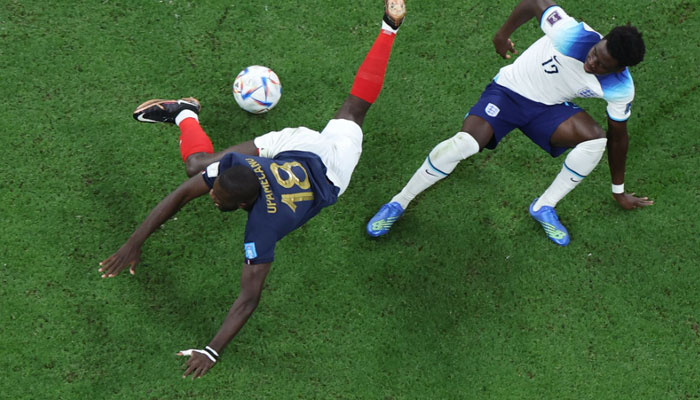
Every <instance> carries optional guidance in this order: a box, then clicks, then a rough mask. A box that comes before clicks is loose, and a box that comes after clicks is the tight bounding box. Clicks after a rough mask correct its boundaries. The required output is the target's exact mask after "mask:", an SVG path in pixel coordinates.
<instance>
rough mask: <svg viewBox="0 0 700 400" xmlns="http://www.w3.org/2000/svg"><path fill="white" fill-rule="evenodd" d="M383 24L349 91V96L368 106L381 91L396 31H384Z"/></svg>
mask: <svg viewBox="0 0 700 400" xmlns="http://www.w3.org/2000/svg"><path fill="white" fill-rule="evenodd" d="M384 24H386V22H382V30H381V31H380V32H379V36H377V39H375V41H374V44H372V48H371V49H370V50H369V53H367V56H366V57H365V60H364V61H363V62H362V64H361V65H360V68H359V69H358V71H357V74H356V75H355V81H354V82H353V83H352V89H351V90H350V94H351V95H353V96H356V97H359V98H361V99H362V100H364V101H366V102H368V103H370V104H371V103H374V101H375V100H377V97H378V96H379V92H380V91H381V90H382V85H383V84H384V75H385V74H386V66H387V64H388V63H389V56H390V55H391V47H392V46H393V44H394V38H396V31H395V30H392V29H391V28H390V27H388V28H389V30H387V29H384Z"/></svg>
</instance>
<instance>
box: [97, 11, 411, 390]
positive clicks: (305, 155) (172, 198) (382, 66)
mask: <svg viewBox="0 0 700 400" xmlns="http://www.w3.org/2000/svg"><path fill="white" fill-rule="evenodd" d="M384 5H385V13H384V18H383V22H382V28H381V30H380V33H379V35H378V36H377V38H376V40H375V41H374V44H373V45H372V48H371V49H370V51H369V53H368V54H367V56H366V57H365V59H364V61H363V63H362V64H361V65H360V68H359V70H358V72H357V75H356V76H355V80H354V82H353V86H352V89H351V91H350V95H349V96H348V97H347V98H346V100H345V102H344V103H343V105H342V106H341V107H340V109H339V110H338V112H337V113H336V115H335V117H334V119H332V120H331V121H330V122H328V125H326V127H325V128H324V129H323V131H321V132H320V133H319V132H316V131H312V130H310V129H307V128H287V129H284V130H282V131H279V132H270V133H267V134H265V135H262V136H259V137H257V138H255V139H254V140H251V141H248V142H244V143H241V144H239V145H235V146H233V147H230V148H228V149H226V150H225V151H222V152H218V153H214V149H213V146H212V143H211V141H210V140H209V137H208V136H207V135H206V134H205V133H204V131H203V130H202V128H201V127H200V125H199V118H198V114H199V111H200V104H199V102H198V101H197V100H196V99H194V98H184V99H180V100H150V101H147V102H145V103H144V104H142V105H140V106H139V107H138V108H137V109H136V111H134V118H136V119H137V120H138V121H142V122H166V123H174V124H176V125H177V126H178V127H179V128H180V152H181V154H182V159H183V161H184V162H185V166H186V171H187V174H188V175H189V176H190V177H191V178H190V179H189V180H187V181H185V182H184V183H183V184H182V185H180V187H178V188H177V189H176V190H175V191H173V192H172V193H170V194H169V195H168V196H167V197H165V198H164V199H163V200H162V201H161V202H160V203H159V204H158V205H157V206H156V207H155V208H154V209H153V210H152V211H151V213H150V214H149V215H148V217H146V220H145V221H144V222H143V223H142V224H141V225H140V226H139V227H138V228H137V229H136V231H135V232H134V233H133V234H132V235H131V237H130V238H129V240H128V241H127V242H126V243H125V244H124V245H123V246H122V247H121V248H120V249H119V250H118V251H117V252H116V253H114V254H113V255H112V256H110V257H109V258H107V259H106V260H104V261H102V262H101V263H100V266H101V267H100V268H99V271H100V272H101V273H102V277H103V278H111V277H114V276H117V275H118V274H119V273H120V272H121V271H122V270H123V269H124V268H125V267H126V266H127V265H128V266H130V272H131V273H132V274H134V267H135V266H136V264H138V262H139V259H140V255H141V245H142V244H143V243H144V241H145V240H146V239H147V238H148V237H149V236H150V235H151V233H153V232H154V231H155V230H156V229H157V228H158V227H159V226H160V225H161V224H163V223H164V222H165V221H167V220H168V219H169V218H170V217H171V216H172V215H174V214H175V213H176V212H177V211H178V210H179V209H180V208H181V207H183V206H184V205H185V204H186V203H188V202H189V201H191V200H192V199H195V198H197V197H200V196H203V195H205V194H207V193H208V194H209V196H210V197H211V199H212V200H213V202H214V204H215V205H216V207H218V208H219V209H220V210H221V211H234V210H237V209H239V208H241V209H244V210H246V211H247V212H248V222H247V223H246V229H245V238H244V252H245V262H244V264H243V269H242V272H241V290H240V293H239V295H238V298H237V299H236V301H235V302H234V303H233V305H232V306H231V309H230V310H229V312H228V315H227V316H226V319H225V320H224V322H223V324H222V325H221V327H220V328H219V331H218V332H217V333H216V335H215V336H214V338H213V339H212V340H211V341H210V342H209V344H208V345H207V346H205V347H204V348H200V349H190V350H184V351H182V352H180V353H179V354H180V355H184V356H189V359H188V360H187V369H186V371H185V374H184V375H185V376H188V375H190V374H192V376H193V378H196V377H200V376H202V375H204V374H205V373H206V372H207V371H208V370H209V369H210V368H211V367H212V366H214V364H215V363H216V362H217V360H218V358H219V353H221V351H222V350H223V349H224V347H226V345H228V343H229V342H230V341H231V340H232V339H233V337H234V336H235V335H236V334H237V333H238V331H239V330H240V329H241V328H242V327H243V325H244V324H245V323H246V321H247V320H248V317H250V315H251V314H252V313H253V311H254V310H255V308H256V307H257V305H258V302H259V300H260V294H261V291H262V288H263V283H264V281H265V278H266V276H267V274H268V272H269V271H270V267H271V265H272V261H273V258H274V249H275V245H276V243H277V241H279V240H280V239H281V238H282V237H283V236H285V235H286V234H288V233H289V232H291V231H293V230H294V229H296V228H298V227H299V226H301V225H302V224H304V223H305V222H306V221H308V220H309V219H310V218H311V217H313V216H314V215H316V214H318V212H319V211H321V209H322V208H324V207H326V206H329V205H331V204H333V203H335V202H336V199H337V197H338V196H340V195H341V194H343V192H344V191H345V189H346V188H347V187H348V184H349V183H350V177H351V175H352V172H353V169H354V168H355V166H356V165H357V162H358V160H359V158H360V153H361V152H362V129H361V126H362V122H363V120H364V117H365V114H366V113H367V111H368V110H369V108H370V106H371V105H372V103H374V101H375V100H376V98H377V96H378V95H379V92H380V91H381V88H382V85H383V82H384V76H385V72H386V67H387V63H388V61H389V55H390V53H391V48H392V46H393V43H394V38H395V36H396V32H397V30H398V28H399V26H400V25H401V23H402V21H403V18H404V16H405V13H406V9H405V4H404V0H385V4H384Z"/></svg>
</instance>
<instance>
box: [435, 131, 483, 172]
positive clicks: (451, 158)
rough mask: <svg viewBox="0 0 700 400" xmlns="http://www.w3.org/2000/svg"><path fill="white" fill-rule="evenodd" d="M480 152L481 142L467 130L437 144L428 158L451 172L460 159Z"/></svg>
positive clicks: (443, 169) (438, 166) (442, 169)
mask: <svg viewBox="0 0 700 400" xmlns="http://www.w3.org/2000/svg"><path fill="white" fill-rule="evenodd" d="M478 152H479V143H478V142H477V141H476V139H474V138H473V137H472V136H471V135H470V134H468V133H466V132H458V133H457V134H456V135H454V136H452V137H451V138H449V139H447V140H445V141H443V142H440V143H439V144H438V145H437V146H435V148H433V150H432V151H431V152H430V154H429V156H428V158H429V160H430V162H431V163H432V164H433V165H434V166H435V167H436V168H438V169H439V170H440V171H442V172H444V173H446V174H449V173H450V172H452V171H453V170H454V169H455V167H456V166H457V164H458V163H459V162H460V161H462V160H464V159H465V158H468V157H470V156H472V155H474V154H476V153H478Z"/></svg>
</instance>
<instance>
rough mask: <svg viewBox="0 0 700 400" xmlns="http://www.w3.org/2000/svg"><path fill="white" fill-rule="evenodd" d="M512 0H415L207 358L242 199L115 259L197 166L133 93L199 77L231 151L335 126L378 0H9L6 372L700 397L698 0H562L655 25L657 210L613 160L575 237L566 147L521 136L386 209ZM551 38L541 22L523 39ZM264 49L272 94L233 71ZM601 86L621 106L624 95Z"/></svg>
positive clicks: (1, 331)
mask: <svg viewBox="0 0 700 400" xmlns="http://www.w3.org/2000/svg"><path fill="white" fill-rule="evenodd" d="M204 3H206V4H204ZM507 3H509V4H503V5H495V3H494V4H486V3H483V2H474V1H462V2H448V1H442V0H433V1H422V2H419V1H410V2H409V4H408V10H409V16H408V19H407V22H406V24H405V26H404V27H402V29H401V32H400V34H399V36H398V37H397V39H396V42H395V45H394V52H393V54H392V58H391V61H390V65H389V70H388V73H387V77H386V83H385V87H384V91H383V92H382V95H381V96H380V98H379V100H378V101H377V103H376V104H375V105H374V106H373V108H372V110H371V111H370V113H369V114H368V116H367V118H366V120H365V125H364V130H365V144H364V154H363V156H362V159H361V160H360V164H359V166H358V167H357V169H356V171H355V173H354V177H353V182H352V184H351V185H350V188H349V189H348V191H347V192H346V193H345V194H344V195H343V196H342V197H341V199H340V201H339V202H338V204H336V205H335V206H333V207H330V208H328V209H326V210H324V211H323V212H322V213H321V214H320V215H319V216H317V217H316V218H314V219H313V220H312V221H310V222H309V223H308V224H307V225H305V226H304V227H302V228H301V229H299V230H297V231H295V232H293V233H292V234H290V235H289V236H288V237H287V238H285V239H284V240H283V241H282V242H281V243H280V244H279V245H278V247H277V252H276V260H275V263H274V266H273V269H272V272H271V274H270V276H269V277H268V280H267V282H266V289H265V291H264V294H263V300H262V303H261V305H260V307H259V308H258V310H257V311H256V313H255V314H254V315H253V317H252V318H251V320H250V321H249V322H248V324H247V325H246V326H245V327H244V329H243V330H242V331H241V333H240V334H239V335H238V336H237V337H236V339H235V340H234V341H233V342H232V344H231V345H230V346H229V347H228V348H227V349H226V351H225V353H224V354H223V358H222V361H221V362H220V363H219V365H217V366H216V367H215V368H214V369H213V370H212V371H211V372H210V373H209V374H208V375H207V376H206V377H205V378H204V379H201V380H197V381H194V382H192V381H190V380H182V379H181V378H180V374H181V370H180V366H181V364H182V361H181V360H179V359H177V358H176V357H175V355H174V354H175V352H176V351H178V350H181V349H184V348H189V347H193V346H201V345H204V344H206V343H207V342H208V341H209V340H210V338H211V337H212V335H213V334H214V333H215V332H216V330H217V329H218V327H219V324H220V323H221V321H222V320H223V318H224V316H225V313H226V311H227V310H228V308H229V306H230V304H231V303H232V302H233V300H234V299H235V298H236V296H237V293H238V281H239V277H240V268H241V261H242V258H243V254H242V246H241V241H242V234H243V226H244V223H245V215H243V214H240V215H236V214H230V215H222V214H221V213H219V212H218V211H216V210H215V209H214V208H213V207H212V206H211V205H210V203H209V202H208V201H207V200H206V199H201V200H198V201H195V202H193V204H191V205H188V206H187V207H186V209H185V210H183V212H182V213H180V214H179V215H178V216H177V219H173V220H171V221H169V222H168V223H166V224H165V225H164V227H163V228H162V229H161V230H160V231H159V232H157V233H156V234H155V235H153V236H152V238H151V239H150V240H149V241H148V242H147V243H146V245H145V246H144V249H143V250H144V251H143V260H142V264H141V265H140V268H139V269H138V270H137V274H136V276H134V277H132V276H129V275H128V274H126V275H123V276H120V277H118V278H116V279H111V280H106V281H105V280H102V279H100V275H99V273H98V272H97V268H98V266H97V263H98V262H99V261H101V260H102V259H104V258H106V257H107V256H109V255H110V254H111V253H112V252H114V251H115V250H117V249H118V248H119V246H120V245H121V244H122V243H123V242H124V241H125V240H126V238H127V237H128V236H129V234H130V233H131V232H132V231H133V229H134V228H135V226H136V225H137V224H138V223H139V222H140V221H141V220H142V219H143V218H144V217H145V216H146V215H147V213H148V212H149V210H150V209H151V208H152V207H153V206H154V205H155V204H156V203H157V201H159V200H160V199H161V198H162V197H163V196H164V195H165V194H167V193H168V192H169V191H170V190H172V189H173V188H175V187H176V186H177V185H178V184H179V183H180V182H181V181H182V180H183V179H184V169H183V168H182V164H181V162H180V161H179V153H178V150H177V130H176V129H174V128H172V127H168V126H153V125H146V124H137V123H136V122H134V121H133V120H132V118H131V112H132V110H133V109H134V107H135V106H136V105H138V104H139V103H140V102H141V101H143V100H146V99H149V98H153V97H163V98H169V97H183V96H197V97H198V98H199V99H200V100H201V101H202V104H203V110H202V113H201V120H202V124H203V126H204V128H205V130H206V131H207V132H208V133H209V134H210V135H211V137H212V140H213V142H214V145H215V147H216V148H223V147H224V146H227V145H230V144H233V143H238V142H242V141H244V140H249V139H251V138H253V137H254V136H256V135H260V134H263V133H266V132H268V131H272V130H279V129H282V128H285V127H288V126H298V125H304V126H308V127H310V128H313V129H320V128H322V127H323V126H324V125H325V123H326V121H327V120H328V119H329V118H330V117H331V116H332V115H333V114H334V112H335V110H336V109H337V107H338V106H339V105H340V104H341V103H342V101H343V99H344V98H345V96H346V95H347V92H348V90H349V88H350V86H351V82H352V79H353V76H354V73H355V71H356V69H357V67H358V66H359V63H360V61H361V60H362V58H363V57H364V55H365V53H366V52H367V50H368V49H369V46H370V44H371V42H372V40H374V38H375V37H376V35H377V33H378V23H379V18H380V16H381V2H380V1H370V0H355V1H351V2H337V1H330V0H305V1H301V2H297V1H276V2H265V1H263V2H260V1H248V0H244V1H238V2H223V1H210V2H194V1H180V0H167V1H155V0H148V1H121V2H119V1H110V0H107V1H98V2H91V1H73V2H59V1H55V0H47V1H43V2H36V1H24V0H22V1H20V0H5V1H3V2H0V71H2V79H0V91H1V93H2V95H3V98H4V101H3V106H2V107H0V121H1V122H0V124H1V125H0V126H1V128H2V134H0V147H2V149H4V151H3V158H4V160H3V162H2V163H0V172H1V174H2V180H0V207H1V210H0V351H1V353H2V356H1V357H0V370H2V373H1V374H0V393H1V394H0V397H2V398H8V399H15V398H18V399H44V398H51V399H54V398H56V399H99V398H118V399H180V398H191V397H193V396H196V398H198V399H222V398H267V399H283V398H284V399H286V398H322V399H327V398H342V399H350V398H362V399H365V398H368V399H375V398H384V399H428V398H432V399H453V398H465V399H471V398H494V399H509V398H513V399H535V398H552V399H639V398H645V399H661V398H672V399H686V398H700V329H699V328H698V326H699V325H700V311H698V310H700V297H699V296H700V262H699V261H698V259H699V256H700V254H699V253H700V251H699V249H700V243H699V242H700V241H699V240H698V228H699V226H698V223H699V221H700V220H699V219H698V213H697V210H696V208H697V204H698V202H699V201H700V187H699V185H698V180H697V177H696V175H697V171H698V168H699V167H700V159H699V150H698V134H699V132H698V128H697V122H696V121H697V116H696V113H697V104H698V103H699V102H700V94H699V93H698V84H699V83H700V72H698V71H700V70H699V69H698V65H699V64H700V47H699V46H700V45H699V44H698V43H700V16H699V15H698V3H697V1H687V0H665V1H651V0H641V1H633V0H621V1H617V2H612V3H611V2H606V1H602V0H591V1H586V2H571V1H568V2H563V3H561V4H562V5H563V6H564V7H565V8H566V10H567V11H568V12H569V14H571V15H573V16H575V17H577V18H579V19H583V20H585V21H586V22H588V23H589V24H590V25H591V26H593V27H595V28H597V29H598V30H600V31H602V32H606V31H607V30H609V29H610V28H611V27H613V26H615V25H617V24H621V23H626V22H627V21H631V22H632V23H633V24H635V25H637V26H638V27H639V28H640V29H641V30H642V31H643V32H644V37H645V39H646V42H647V48H648V51H647V57H646V60H645V62H644V63H643V64H641V65H639V66H638V67H636V68H634V69H633V71H632V72H633V76H634V79H635V83H636V87H637V99H636V101H635V105H634V108H633V117H632V119H631V120H630V123H629V128H630V134H631V138H632V139H631V146H630V153H629V157H628V168H627V178H626V182H625V183H626V187H627V188H628V189H629V190H632V191H636V192H637V193H639V194H641V195H647V196H650V197H651V198H652V199H654V200H655V202H656V204H655V205H654V206H653V207H651V208H649V209H646V210H636V211H632V212H628V211H624V210H622V209H621V208H620V207H618V206H617V205H616V204H615V202H614V200H613V199H612V197H611V196H610V177H609V172H608V170H607V166H606V165H605V164H606V163H605V162H602V163H601V166H599V167H598V168H597V169H596V171H595V172H594V173H593V174H591V176H590V177H589V178H588V179H586V181H585V182H584V183H582V184H581V185H580V187H579V188H577V189H576V190H575V191H574V192H573V193H572V194H570V195H569V196H567V198H566V199H565V200H564V201H563V202H562V203H560V205H559V207H558V209H559V213H560V215H561V216H562V219H563V221H564V222H565V223H566V225H567V227H568V228H569V230H570V231H571V232H572V243H571V245H570V246H568V247H567V248H558V247H556V246H554V245H553V244H551V243H550V242H549V241H548V240H547V239H546V238H545V237H544V234H543V233H542V231H541V228H539V226H538V225H537V224H536V223H535V222H534V221H532V220H531V219H530V218H529V216H528V215H527V206H528V205H529V203H530V201H531V200H532V198H533V197H534V196H537V195H538V194H539V193H541V192H542V191H543V190H544V189H545V188H546V187H547V185H549V183H550V182H551V180H552V179H553V177H554V176H555V174H556V173H557V171H558V170H559V168H560V165H561V161H562V159H557V160H554V159H552V158H551V157H549V156H548V155H546V154H544V153H543V152H541V151H539V150H538V149H537V148H536V146H534V145H533V144H532V143H530V142H529V141H528V140H527V139H526V138H524V137H523V136H522V135H521V134H520V133H513V134H512V135H511V136H509V137H508V138H507V139H506V140H505V141H504V142H503V144H502V146H500V147H499V148H498V149H497V150H496V151H494V152H485V153H484V154H480V155H478V156H475V157H473V158H471V159H470V160H468V161H465V162H464V163H462V165H461V166H460V167H459V168H458V169H457V170H456V171H455V172H454V173H453V176H452V177H451V178H450V179H448V180H446V181H444V182H442V183H441V184H439V185H437V186H436V187H434V188H432V189H431V190H430V191H429V192H427V193H426V194H424V195H423V196H421V197H420V198H419V199H418V200H417V201H416V202H415V203H414V204H413V205H412V207H411V208H410V209H409V210H408V211H407V212H406V214H405V216H404V217H403V219H402V220H401V222H400V223H399V224H397V225H396V226H395V228H394V230H393V231H392V234H391V235H389V236H388V237H385V238H381V239H379V240H372V239H369V238H368V237H367V236H366V235H365V233H364V224H365V223H366V221H367V220H368V219H369V217H370V216H371V215H372V214H373V213H374V212H375V211H376V209H377V208H378V207H379V206H380V205H381V204H382V203H384V202H385V201H387V200H388V199H389V198H390V197H391V196H392V195H393V194H394V193H396V192H397V191H398V190H399V189H400V188H401V187H402V186H403V184H404V183H405V182H406V180H407V179H408V178H409V177H410V176H411V175H412V174H413V172H414V171H415V169H416V168H417V167H418V166H419V165H420V162H421V161H422V159H423V158H424V157H425V155H426V154H427V152H428V151H429V150H430V149H431V148H432V147H433V146H434V145H435V144H436V143H438V142H439V141H441V140H443V139H444V138H446V137H449V136H451V135H452V134H454V133H455V132H456V131H457V130H458V129H459V127H460V125H461V118H462V116H463V115H464V113H465V112H466V111H467V109H468V108H469V107H470V105H471V104H472V103H473V102H474V101H476V99H477V98H478V96H479V95H480V93H481V90H482V89H483V87H484V86H485V85H486V84H487V82H488V81H489V79H491V78H492V77H493V76H494V75H495V74H496V72H497V70H498V68H500V66H502V65H504V63H505V62H504V61H502V60H500V58H499V57H498V56H497V55H496V54H495V52H494V51H493V48H492V45H491V37H492V35H493V33H494V32H495V30H496V29H497V28H498V27H499V26H500V24H501V23H502V22H503V21H504V20H505V18H506V17H507V16H508V14H509V12H510V10H511V9H512V7H513V6H514V4H515V3H516V2H515V1H512V2H507ZM511 3H512V4H511ZM539 35H540V32H539V31H538V29H537V26H536V24H535V23H534V22H531V23H529V24H527V25H526V26H523V27H522V28H521V29H520V30H519V31H518V32H516V34H515V35H514V37H513V39H514V40H515V42H516V46H517V47H518V48H519V49H521V50H523V49H525V48H526V47H527V45H529V44H530V43H531V42H532V41H533V40H535V39H536V38H537V37H538V36H539ZM251 64H264V65H268V66H270V67H272V68H273V69H274V70H275V71H276V72H277V73H278V74H279V76H280V78H281V79H282V82H283V85H284V96H283V98H282V101H281V103H280V104H279V105H278V107H277V108H276V109H274V110H273V111H271V112H270V113H269V114H267V115H263V116H250V115H246V114H245V113H244V112H242V111H240V110H239V109H238V108H237V106H236V105H235V103H234V101H233V97H232V96H231V88H230V86H231V83H232V81H233V77H234V76H235V75H236V74H237V73H238V71H240V70H241V69H242V68H243V67H245V66H247V65H251ZM580 104H581V105H583V106H584V107H585V108H586V109H588V110H589V112H590V113H591V115H592V116H593V117H594V118H596V119H597V120H598V121H600V122H601V123H604V103H603V102H602V101H599V100H598V101H583V102H580Z"/></svg>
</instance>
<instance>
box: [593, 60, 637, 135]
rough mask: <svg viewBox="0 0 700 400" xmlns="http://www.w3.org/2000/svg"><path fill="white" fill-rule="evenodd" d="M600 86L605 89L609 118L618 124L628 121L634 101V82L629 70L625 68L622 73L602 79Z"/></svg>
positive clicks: (604, 96)
mask: <svg viewBox="0 0 700 400" xmlns="http://www.w3.org/2000/svg"><path fill="white" fill-rule="evenodd" d="M600 86H601V87H602V89H603V98H604V99H605V100H606V101H607V102H608V106H607V108H606V111H607V113H608V118H610V119H612V120H614V121H618V122H622V121H627V120H628V119H629V117H630V115H631V110H632V100H634V82H633V81H632V76H631V75H630V73H629V69H627V68H625V70H624V71H622V72H621V73H617V74H609V75H607V76H605V77H603V78H601V79H600Z"/></svg>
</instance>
